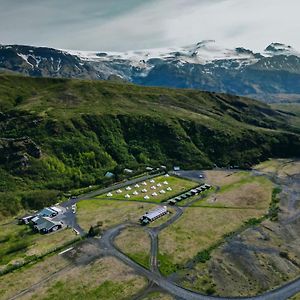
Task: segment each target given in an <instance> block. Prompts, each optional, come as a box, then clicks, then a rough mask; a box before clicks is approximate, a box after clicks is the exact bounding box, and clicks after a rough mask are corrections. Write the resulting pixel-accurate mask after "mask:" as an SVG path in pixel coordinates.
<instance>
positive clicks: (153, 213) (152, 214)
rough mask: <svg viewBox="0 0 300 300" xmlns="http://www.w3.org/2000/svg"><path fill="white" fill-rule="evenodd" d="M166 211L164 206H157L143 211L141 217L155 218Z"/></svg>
mask: <svg viewBox="0 0 300 300" xmlns="http://www.w3.org/2000/svg"><path fill="white" fill-rule="evenodd" d="M166 212H167V208H166V206H159V207H157V208H155V209H153V210H151V211H149V212H147V213H145V214H144V215H143V217H145V218H148V219H150V220H151V219H154V218H156V217H158V216H160V215H161V214H163V213H166Z"/></svg>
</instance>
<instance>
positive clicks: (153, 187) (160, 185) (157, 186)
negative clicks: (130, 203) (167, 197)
mask: <svg viewBox="0 0 300 300" xmlns="http://www.w3.org/2000/svg"><path fill="white" fill-rule="evenodd" d="M169 176H170V175H168V174H166V175H165V177H169ZM149 183H150V184H149V185H151V184H152V185H151V186H150V188H148V183H147V182H146V181H143V182H142V183H137V184H135V185H134V186H132V187H131V186H127V187H125V190H126V191H127V192H128V193H127V194H126V195H125V196H124V197H125V198H126V199H129V198H131V197H134V196H137V195H139V194H140V193H142V194H146V193H148V190H152V191H153V193H152V194H151V196H152V197H157V196H158V194H166V193H167V192H170V191H172V190H173V189H172V187H170V186H168V185H169V182H168V181H167V180H165V181H164V182H162V183H157V184H155V179H151V180H149ZM163 186H167V187H166V188H165V189H163ZM142 187H143V189H142V190H137V189H139V188H142ZM160 188H161V190H160V191H157V192H156V190H159V189H160ZM132 190H133V192H132V193H129V191H132ZM115 193H116V194H117V195H118V194H122V193H123V191H122V190H121V189H118V190H117V191H115ZM106 196H107V197H109V198H111V197H113V196H114V194H113V193H112V192H109V193H107V194H106ZM144 199H145V200H149V199H150V196H149V195H145V196H144Z"/></svg>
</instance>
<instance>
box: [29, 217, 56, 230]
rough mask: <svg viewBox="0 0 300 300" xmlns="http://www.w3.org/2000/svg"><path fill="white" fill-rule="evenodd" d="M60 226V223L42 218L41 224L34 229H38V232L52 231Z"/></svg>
mask: <svg viewBox="0 0 300 300" xmlns="http://www.w3.org/2000/svg"><path fill="white" fill-rule="evenodd" d="M57 224H59V223H58V222H54V221H51V220H49V219H46V218H40V223H38V224H37V225H35V226H34V227H35V228H36V229H37V230H39V231H40V230H43V229H45V230H50V229H51V228H52V227H53V226H55V225H57Z"/></svg>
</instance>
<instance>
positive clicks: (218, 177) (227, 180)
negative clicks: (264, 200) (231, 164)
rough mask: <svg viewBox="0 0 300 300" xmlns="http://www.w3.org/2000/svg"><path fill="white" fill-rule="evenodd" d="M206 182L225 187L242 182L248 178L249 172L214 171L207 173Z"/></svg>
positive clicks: (205, 173)
mask: <svg viewBox="0 0 300 300" xmlns="http://www.w3.org/2000/svg"><path fill="white" fill-rule="evenodd" d="M204 176H205V182H206V183H208V184H211V185H214V186H223V185H228V184H233V183H236V182H239V181H241V180H242V179H243V178H245V177H248V176H249V173H248V172H236V171H223V170H212V171H205V172H204Z"/></svg>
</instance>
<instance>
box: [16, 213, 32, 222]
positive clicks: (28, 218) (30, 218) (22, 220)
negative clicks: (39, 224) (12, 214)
mask: <svg viewBox="0 0 300 300" xmlns="http://www.w3.org/2000/svg"><path fill="white" fill-rule="evenodd" d="M33 218H34V215H31V214H29V215H25V216H23V217H21V218H19V219H18V221H19V224H29V223H30V221H31V220H32V219H33Z"/></svg>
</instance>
